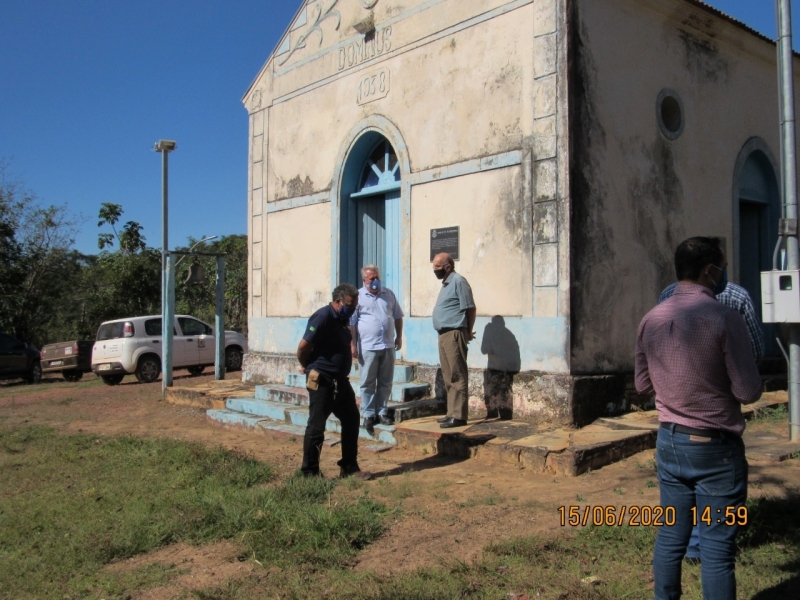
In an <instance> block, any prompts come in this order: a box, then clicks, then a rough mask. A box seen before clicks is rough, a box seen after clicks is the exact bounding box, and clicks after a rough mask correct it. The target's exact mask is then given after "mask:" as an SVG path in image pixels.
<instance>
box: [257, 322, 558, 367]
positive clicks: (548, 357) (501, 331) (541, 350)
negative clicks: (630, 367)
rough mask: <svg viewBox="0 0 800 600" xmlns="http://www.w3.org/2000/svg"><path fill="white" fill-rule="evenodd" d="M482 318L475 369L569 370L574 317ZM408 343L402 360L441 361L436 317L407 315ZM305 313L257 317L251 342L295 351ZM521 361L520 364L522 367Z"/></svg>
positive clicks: (473, 347)
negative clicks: (569, 318) (433, 319)
mask: <svg viewBox="0 0 800 600" xmlns="http://www.w3.org/2000/svg"><path fill="white" fill-rule="evenodd" d="M497 319H498V318H497V317H478V319H477V320H476V322H475V332H476V334H477V338H476V339H475V340H473V341H472V342H471V343H470V345H469V357H468V361H467V362H468V365H469V366H470V367H471V368H474V369H486V368H496V369H501V370H503V369H504V370H516V369H517V368H518V369H519V370H520V371H542V372H545V373H568V372H569V361H568V358H569V344H568V341H569V321H568V320H567V319H566V318H563V317H555V318H544V317H502V319H503V321H504V322H503V323H502V324H501V323H500V322H499V321H497ZM403 321H404V332H403V338H404V347H403V351H402V352H401V353H398V354H399V355H398V357H397V358H398V360H403V361H408V362H417V363H422V364H427V365H437V364H439V346H438V334H437V333H436V331H434V329H433V326H432V324H431V319H430V317H406V318H405V319H403ZM307 322H308V319H307V318H305V317H261V318H251V319H250V323H249V333H250V336H249V344H250V350H252V351H253V352H263V353H267V354H289V355H294V353H295V352H296V351H297V344H299V343H300V339H301V338H302V337H303V333H304V332H305V327H306V323H307ZM517 365H518V366H517Z"/></svg>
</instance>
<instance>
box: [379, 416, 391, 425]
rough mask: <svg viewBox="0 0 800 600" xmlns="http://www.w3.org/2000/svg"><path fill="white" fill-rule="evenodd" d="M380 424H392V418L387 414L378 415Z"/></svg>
mask: <svg viewBox="0 0 800 600" xmlns="http://www.w3.org/2000/svg"><path fill="white" fill-rule="evenodd" d="M380 420H381V425H394V419H393V418H392V417H390V416H389V415H381V416H380Z"/></svg>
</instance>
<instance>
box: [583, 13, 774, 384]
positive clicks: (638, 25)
mask: <svg viewBox="0 0 800 600" xmlns="http://www.w3.org/2000/svg"><path fill="white" fill-rule="evenodd" d="M572 6H573V11H572V14H571V18H572V19H573V23H572V28H571V35H572V38H571V41H570V52H571V72H570V87H571V89H570V103H571V114H570V137H571V147H572V153H571V157H570V158H571V163H570V169H571V192H572V202H573V213H572V218H573V222H572V239H573V243H572V247H571V251H572V267H573V282H572V283H573V286H572V357H571V361H572V365H571V368H572V372H573V373H603V372H614V371H625V370H630V369H632V368H633V345H634V341H635V335H636V328H637V326H638V324H639V321H640V320H641V318H642V316H643V315H644V314H645V313H646V312H647V311H648V310H649V309H650V308H652V306H653V305H654V303H655V301H656V299H657V298H658V294H659V292H660V291H661V290H662V289H663V288H664V287H665V286H666V285H667V284H669V283H671V282H672V281H674V278H675V275H674V268H673V264H672V260H673V253H674V249H675V247H676V246H677V245H678V243H680V241H681V240H683V239H685V238H687V237H689V236H692V235H713V236H721V237H724V238H725V239H726V242H727V249H728V260H729V263H730V264H731V265H732V267H731V272H735V261H736V256H735V254H734V252H733V250H734V248H733V239H734V223H733V215H734V207H733V201H732V186H733V172H734V166H735V164H736V159H737V156H738V155H739V152H740V150H741V148H742V146H743V145H744V144H745V143H746V142H747V141H748V139H750V138H751V137H753V136H760V137H761V138H763V139H764V140H765V141H766V142H767V144H768V145H769V146H770V147H771V149H772V152H773V153H774V154H776V155H778V154H779V145H778V144H779V142H778V137H777V134H778V116H777V106H778V101H777V96H776V93H777V92H776V67H775V47H774V45H771V44H769V43H768V42H766V41H764V40H762V39H759V38H758V37H756V36H754V35H751V34H750V33H748V32H746V31H744V30H743V29H742V28H741V27H738V26H736V25H735V24H733V23H730V22H729V21H727V20H725V19H723V18H720V17H718V16H716V15H714V14H712V13H709V12H708V11H706V10H704V9H702V8H701V7H698V6H696V5H694V4H691V3H688V2H684V1H682V0H609V1H606V2H596V1H595V0H574V1H573V3H572ZM663 88H671V89H672V90H674V91H676V92H677V93H678V95H679V96H680V98H681V100H682V102H683V110H684V113H683V119H684V123H685V125H684V129H683V132H682V134H681V135H680V136H679V137H678V138H677V139H674V140H670V139H668V138H667V137H666V136H665V135H663V134H662V133H661V131H660V129H659V127H658V124H657V119H656V100H657V97H658V95H659V92H660V91H661V90H662V89H663ZM737 210H738V208H737Z"/></svg>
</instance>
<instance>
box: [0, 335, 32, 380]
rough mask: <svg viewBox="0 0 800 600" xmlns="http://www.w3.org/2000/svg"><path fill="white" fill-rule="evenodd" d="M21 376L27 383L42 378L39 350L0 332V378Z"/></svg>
mask: <svg viewBox="0 0 800 600" xmlns="http://www.w3.org/2000/svg"><path fill="white" fill-rule="evenodd" d="M18 377H22V378H23V379H27V380H28V383H39V382H40V381H41V380H42V365H41V357H40V355H39V351H38V350H36V348H33V347H31V346H29V345H28V344H24V343H23V342H20V341H19V340H17V339H16V338H13V337H11V336H10V335H8V334H7V333H2V332H0V379H17V378H18Z"/></svg>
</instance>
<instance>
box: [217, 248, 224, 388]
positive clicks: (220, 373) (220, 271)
mask: <svg viewBox="0 0 800 600" xmlns="http://www.w3.org/2000/svg"><path fill="white" fill-rule="evenodd" d="M216 292H217V298H216V300H217V303H216V313H215V317H214V327H215V328H216V333H217V354H216V358H215V359H214V379H217V380H222V379H225V257H224V256H218V257H217V290H216Z"/></svg>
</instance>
